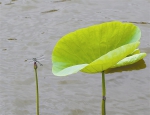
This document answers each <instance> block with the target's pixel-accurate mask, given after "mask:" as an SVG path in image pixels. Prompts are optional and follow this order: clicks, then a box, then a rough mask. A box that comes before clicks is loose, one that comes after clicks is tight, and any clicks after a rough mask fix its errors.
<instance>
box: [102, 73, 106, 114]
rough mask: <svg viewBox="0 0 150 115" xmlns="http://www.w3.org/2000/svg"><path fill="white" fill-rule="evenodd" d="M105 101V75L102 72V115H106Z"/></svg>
mask: <svg viewBox="0 0 150 115" xmlns="http://www.w3.org/2000/svg"><path fill="white" fill-rule="evenodd" d="M105 101H106V87H105V73H104V71H103V72H102V115H106V110H105Z"/></svg>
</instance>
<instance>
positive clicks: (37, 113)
mask: <svg viewBox="0 0 150 115" xmlns="http://www.w3.org/2000/svg"><path fill="white" fill-rule="evenodd" d="M34 70H35V80H36V115H39V90H38V76H37V64H36V62H35V63H34Z"/></svg>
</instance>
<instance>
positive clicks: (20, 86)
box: [0, 0, 150, 115]
mask: <svg viewBox="0 0 150 115" xmlns="http://www.w3.org/2000/svg"><path fill="white" fill-rule="evenodd" d="M112 20H120V21H127V22H133V23H134V24H135V25H137V26H139V27H140V29H141V31H142V37H141V44H140V46H139V48H140V50H141V52H146V53H147V56H146V57H145V58H144V60H142V61H140V62H138V63H136V64H134V65H130V66H126V67H122V68H117V69H113V70H109V71H108V72H107V74H106V89H107V102H106V109H107V115H149V114H150V0H12V1H10V0H0V115H35V114H36V113H35V78H34V69H33V63H29V62H28V61H26V59H32V58H33V57H38V56H40V55H44V56H45V59H44V60H43V61H41V63H42V64H43V65H44V66H39V67H38V76H39V92H40V114H41V115H100V109H101V98H102V97H101V74H100V73H98V74H86V73H81V72H78V73H77V74H73V75H70V76H67V77H56V76H54V75H53V74H52V72H51V69H52V63H51V54H52V50H53V47H54V46H55V44H56V42H57V41H58V40H59V39H60V38H61V37H62V36H63V35H65V34H67V33H69V32H71V31H74V30H76V29H79V28H82V27H87V26H90V25H93V24H99V23H102V22H106V21H112Z"/></svg>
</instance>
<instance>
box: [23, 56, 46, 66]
mask: <svg viewBox="0 0 150 115" xmlns="http://www.w3.org/2000/svg"><path fill="white" fill-rule="evenodd" d="M40 60H44V55H41V56H40V57H37V58H32V59H26V60H25V61H28V62H29V63H31V62H34V63H36V62H37V63H38V64H39V65H40V66H43V64H41V63H40V62H39V61H40Z"/></svg>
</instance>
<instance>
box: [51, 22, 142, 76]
mask: <svg viewBox="0 0 150 115" xmlns="http://www.w3.org/2000/svg"><path fill="white" fill-rule="evenodd" d="M140 37H141V32H140V29H139V28H138V27H137V26H135V25H134V24H132V23H122V22H118V21H113V22H106V23H102V24H98V25H94V26H90V27H87V28H82V29H79V30H77V31H74V32H71V33H69V34H67V35H65V36H63V37H62V38H61V39H60V40H59V41H58V42H57V44H56V45H55V47H54V49H53V52H52V63H53V67H52V72H53V74H54V75H56V76H66V75H69V74H72V73H76V72H78V71H82V72H87V73H97V72H101V71H104V70H106V69H108V68H111V67H113V66H114V65H116V64H117V63H118V62H119V61H121V60H122V59H124V58H126V57H127V56H129V55H133V54H134V52H135V51H136V48H137V47H138V45H139V40H140Z"/></svg>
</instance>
